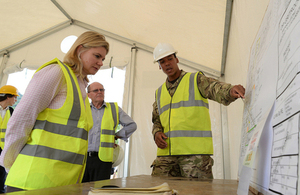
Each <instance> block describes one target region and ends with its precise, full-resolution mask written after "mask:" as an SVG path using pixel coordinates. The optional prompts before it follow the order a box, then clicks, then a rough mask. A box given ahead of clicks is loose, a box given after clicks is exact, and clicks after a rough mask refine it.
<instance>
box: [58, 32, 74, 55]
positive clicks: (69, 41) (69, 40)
mask: <svg viewBox="0 0 300 195" xmlns="http://www.w3.org/2000/svg"><path fill="white" fill-rule="evenodd" d="M76 39H77V36H75V35H70V36H67V37H66V38H64V40H62V42H61V44H60V49H61V51H62V52H63V53H67V52H68V51H69V49H70V48H71V46H72V45H73V43H74V42H75V41H76Z"/></svg>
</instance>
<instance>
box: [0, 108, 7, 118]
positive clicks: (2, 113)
mask: <svg viewBox="0 0 300 195" xmlns="http://www.w3.org/2000/svg"><path fill="white" fill-rule="evenodd" d="M8 109H9V107H8V106H7V107H6V108H4V109H3V108H2V106H1V105H0V115H1V117H2V118H4V116H5V114H6V111H7V110H8Z"/></svg>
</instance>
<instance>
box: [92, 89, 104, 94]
mask: <svg viewBox="0 0 300 195" xmlns="http://www.w3.org/2000/svg"><path fill="white" fill-rule="evenodd" d="M99 91H101V92H104V91H105V89H95V90H92V91H89V93H91V92H94V93H98V92H99Z"/></svg>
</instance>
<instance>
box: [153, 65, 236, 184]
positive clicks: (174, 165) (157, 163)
mask: <svg viewBox="0 0 300 195" xmlns="http://www.w3.org/2000/svg"><path fill="white" fill-rule="evenodd" d="M185 74H186V72H185V71H183V70H181V75H180V77H179V78H178V79H177V80H176V81H175V82H174V83H173V84H172V83H170V82H169V81H168V79H167V80H166V87H167V89H168V91H169V93H170V95H171V96H173V94H174V93H175V91H176V88H177V86H178V84H179V82H180V80H181V79H182V77H183V76H184V75H185ZM197 84H198V89H199V92H200V94H201V95H202V96H203V97H204V98H208V99H211V100H214V101H216V102H219V103H221V104H224V105H226V106H227V105H229V104H230V103H231V102H233V101H234V100H235V98H232V97H231V96H230V89H231V88H232V87H233V85H231V84H227V83H222V82H220V81H218V80H216V79H213V78H209V77H206V76H204V75H203V74H198V77H197ZM152 122H153V129H152V134H153V137H154V136H155V133H157V132H163V127H162V125H161V122H160V118H159V113H158V108H157V103H156V100H155V102H154V103H153V112H152ZM213 163H214V161H213V159H212V158H211V157H210V156H209V155H188V156H186V155H184V156H164V157H157V158H156V159H155V160H154V162H153V163H152V165H151V167H153V169H152V175H154V176H173V177H198V178H204V179H206V178H210V179H212V178H213V175H212V166H213Z"/></svg>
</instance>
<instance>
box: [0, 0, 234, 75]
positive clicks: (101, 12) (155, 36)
mask: <svg viewBox="0 0 300 195" xmlns="http://www.w3.org/2000/svg"><path fill="white" fill-rule="evenodd" d="M231 3H232V0H214V1H207V0H187V1H183V0H175V1H174V0H161V1H158V0H147V1H141V0H109V1H108V0H56V1H55V0H52V1H50V0H43V1H40V0H26V1H23V0H14V1H11V0H1V1H0V17H1V21H0V24H1V28H0V54H3V53H4V52H6V50H7V51H11V50H12V48H13V46H16V45H17V46H18V43H21V42H24V41H26V40H28V39H31V38H33V37H35V36H36V35H39V34H41V33H43V32H47V31H48V32H50V31H49V29H51V28H54V27H56V26H62V25H70V23H72V21H77V23H79V24H86V25H87V26H92V27H95V28H97V29H102V30H103V31H106V32H109V33H111V34H114V35H116V36H118V37H121V38H124V39H128V40H132V41H133V42H137V43H141V44H143V45H145V46H146V47H148V50H149V51H151V50H152V49H153V48H154V47H155V46H156V45H157V43H159V42H169V43H171V44H172V45H173V46H174V47H175V48H176V49H177V50H178V56H179V57H180V59H182V60H186V61H189V62H192V63H194V64H198V65H199V67H205V68H207V69H208V70H210V71H212V72H214V73H216V74H219V75H220V74H221V72H222V71H223V70H222V69H223V67H222V64H224V61H225V60H224V59H225V58H224V56H225V54H226V48H227V39H226V38H227V33H228V32H227V31H228V26H229V23H228V21H229V19H230V12H231ZM70 21H71V22H70ZM73 24H76V22H74V23H73Z"/></svg>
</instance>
